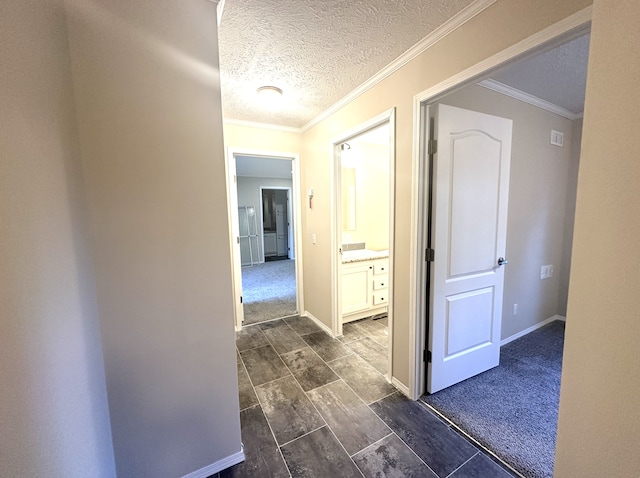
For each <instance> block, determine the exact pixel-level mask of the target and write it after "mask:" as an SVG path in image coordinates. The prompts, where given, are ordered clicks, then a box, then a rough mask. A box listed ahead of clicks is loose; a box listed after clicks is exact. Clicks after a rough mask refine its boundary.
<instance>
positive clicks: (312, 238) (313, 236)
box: [311, 234, 316, 244]
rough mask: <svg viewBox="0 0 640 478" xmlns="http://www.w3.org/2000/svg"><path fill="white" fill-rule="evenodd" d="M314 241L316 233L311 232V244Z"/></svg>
mask: <svg viewBox="0 0 640 478" xmlns="http://www.w3.org/2000/svg"><path fill="white" fill-rule="evenodd" d="M315 243H316V235H315V234H311V244H315Z"/></svg>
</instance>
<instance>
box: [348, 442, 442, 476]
mask: <svg viewBox="0 0 640 478" xmlns="http://www.w3.org/2000/svg"><path fill="white" fill-rule="evenodd" d="M353 461H354V462H355V463H356V465H357V466H358V468H360V471H361V472H362V474H363V475H364V476H365V477H366V478H381V477H385V478H438V475H436V474H435V473H434V472H433V471H431V470H430V469H429V467H427V466H426V465H425V464H424V463H423V462H422V460H420V458H418V457H417V456H416V455H415V453H413V452H412V451H411V450H410V449H409V447H408V446H407V445H406V444H405V443H404V442H403V441H402V440H400V438H398V436H397V435H389V436H387V437H386V438H384V439H382V440H380V441H379V442H377V443H375V444H374V445H371V446H370V447H368V448H366V449H364V450H362V451H361V452H360V453H358V454H356V455H355V456H353Z"/></svg>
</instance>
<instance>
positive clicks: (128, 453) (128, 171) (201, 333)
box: [68, 0, 241, 478]
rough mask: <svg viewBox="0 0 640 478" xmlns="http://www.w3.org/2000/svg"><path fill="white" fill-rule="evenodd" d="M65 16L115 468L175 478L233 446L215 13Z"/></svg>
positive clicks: (137, 6)
mask: <svg viewBox="0 0 640 478" xmlns="http://www.w3.org/2000/svg"><path fill="white" fill-rule="evenodd" d="M68 8H69V17H68V20H69V21H68V24H69V38H70V45H71V58H72V72H73V81H74V89H75V98H76V107H77V117H78V129H79V137H80V146H81V152H82V157H83V166H84V177H85V185H86V190H87V197H88V204H89V213H90V223H91V226H92V245H93V250H94V257H95V264H96V277H97V293H98V305H99V313H100V323H101V327H102V332H103V341H104V355H105V367H106V377H107V388H108V394H109V409H110V414H111V426H112V432H113V444H114V452H115V460H116V468H117V472H118V476H121V477H129V476H131V477H138V476H139V477H147V476H149V477H151V476H152V477H158V478H161V477H176V476H182V475H184V474H186V473H190V472H193V471H194V470H198V469H201V468H203V467H206V466H208V465H211V464H213V463H217V462H218V461H219V460H224V459H226V458H228V457H229V456H232V455H233V454H236V453H239V452H240V449H241V445H240V422H239V406H238V390H237V376H236V358H235V349H234V338H235V336H234V330H233V312H232V296H231V264H230V259H229V257H230V252H229V234H228V229H227V228H228V217H227V207H226V200H227V199H226V185H225V166H224V164H225V163H224V158H223V147H222V118H221V105H220V103H221V101H220V90H219V88H220V86H219V74H218V53H217V32H216V5H215V3H213V2H209V1H205V0H182V1H179V2H176V1H174V0H136V1H135V2H131V1H129V0H108V1H107V0H103V1H99V2H96V1H95V0H69V1H68ZM85 476H86V475H85Z"/></svg>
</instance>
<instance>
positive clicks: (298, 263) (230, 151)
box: [225, 148, 304, 331]
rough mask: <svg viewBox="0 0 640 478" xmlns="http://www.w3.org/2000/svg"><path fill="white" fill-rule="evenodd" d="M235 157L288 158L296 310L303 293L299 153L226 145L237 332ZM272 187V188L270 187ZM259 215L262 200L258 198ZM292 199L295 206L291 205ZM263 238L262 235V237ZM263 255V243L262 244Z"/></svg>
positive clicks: (238, 279) (238, 280)
mask: <svg viewBox="0 0 640 478" xmlns="http://www.w3.org/2000/svg"><path fill="white" fill-rule="evenodd" d="M236 156H255V157H260V158H265V159H267V158H273V159H286V160H289V161H291V166H292V172H293V173H292V178H291V180H292V186H293V187H292V191H291V194H292V197H291V201H290V207H291V209H292V214H293V216H292V219H293V221H292V222H293V244H294V254H295V257H296V259H295V273H296V309H297V310H298V313H301V311H303V310H304V296H303V294H302V290H303V284H302V280H303V277H302V271H303V265H302V235H301V234H302V232H301V225H302V211H301V209H302V207H301V205H302V196H301V194H300V155H299V154H297V153H290V152H282V151H268V150H258V149H248V148H227V154H225V172H226V175H227V205H228V214H229V225H230V226H231V227H229V248H230V259H231V276H232V281H231V289H232V294H233V298H234V299H233V323H234V325H235V329H236V331H240V330H242V319H243V317H244V312H243V306H242V297H241V296H242V266H241V265H240V248H239V245H238V244H237V239H236V238H237V237H238V233H239V230H240V225H239V222H238V184H237V177H236ZM271 189H274V188H271ZM260 202H261V205H260V208H261V212H260V214H261V216H262V199H260ZM294 202H295V204H296V207H294V205H293V204H294ZM263 240H264V238H263ZM262 250H263V255H264V244H262Z"/></svg>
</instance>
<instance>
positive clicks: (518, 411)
mask: <svg viewBox="0 0 640 478" xmlns="http://www.w3.org/2000/svg"><path fill="white" fill-rule="evenodd" d="M564 325H565V324H564V322H561V321H554V322H552V323H550V324H549V325H546V326H544V327H542V328H540V329H538V330H536V331H534V332H532V333H530V334H528V335H525V336H524V337H522V338H520V339H517V340H514V341H513V342H511V343H509V344H507V345H505V346H504V347H502V349H501V351H500V365H499V366H498V367H496V368H494V369H491V370H489V371H487V372H484V373H482V374H480V375H477V376H475V377H472V378H470V379H468V380H465V381H464V382H461V383H459V384H456V385H454V386H452V387H449V388H447V389H445V390H442V391H440V392H437V393H434V394H433V395H425V396H423V397H422V400H423V401H424V402H425V403H427V404H429V405H430V406H432V407H433V408H434V409H436V410H437V411H438V412H440V413H442V415H444V416H445V417H446V418H448V419H449V420H451V421H452V422H453V423H455V424H456V425H458V426H459V427H460V428H461V429H462V430H463V431H465V432H466V433H468V434H469V435H471V436H472V437H473V438H475V439H476V440H477V441H478V442H479V443H481V444H482V445H483V446H485V447H487V448H488V449H489V450H491V451H493V452H494V453H495V454H496V455H498V456H499V457H500V458H502V459H503V460H504V461H506V462H507V463H508V464H510V465H511V466H512V467H513V468H515V469H516V470H517V471H518V472H520V473H521V474H522V475H524V476H526V477H535V478H538V477H545V478H546V477H551V476H553V464H554V456H555V445H556V427H557V421H558V402H559V397H560V375H561V370H562V350H563V346H564Z"/></svg>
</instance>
